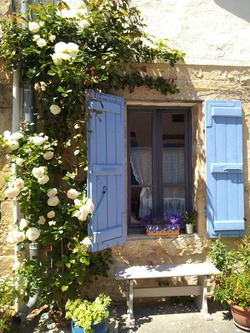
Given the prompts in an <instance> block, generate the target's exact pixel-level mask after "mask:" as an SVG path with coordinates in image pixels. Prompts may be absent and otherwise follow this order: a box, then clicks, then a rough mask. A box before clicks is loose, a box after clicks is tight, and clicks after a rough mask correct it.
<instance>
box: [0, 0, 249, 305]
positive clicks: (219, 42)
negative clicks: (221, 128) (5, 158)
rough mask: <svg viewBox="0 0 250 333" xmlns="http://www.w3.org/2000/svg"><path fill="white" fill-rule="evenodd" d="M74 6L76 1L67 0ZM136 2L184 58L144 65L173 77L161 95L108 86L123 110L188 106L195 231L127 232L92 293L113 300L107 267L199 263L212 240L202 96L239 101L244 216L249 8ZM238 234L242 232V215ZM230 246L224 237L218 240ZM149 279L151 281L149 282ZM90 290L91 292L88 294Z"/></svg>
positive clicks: (115, 288)
mask: <svg viewBox="0 0 250 333" xmlns="http://www.w3.org/2000/svg"><path fill="white" fill-rule="evenodd" d="M68 3H69V5H70V6H72V7H75V6H77V5H78V4H79V1H77V0H74V1H68ZM130 3H131V5H135V6H137V7H139V9H140V11H141V13H142V17H143V18H144V20H145V23H146V24H147V26H148V28H147V29H148V31H149V32H150V33H151V34H152V35H155V36H156V37H157V38H164V37H167V38H168V39H169V45H170V46H171V47H174V48H178V49H180V50H182V51H183V52H185V53H186V56H185V61H184V63H180V64H178V65H177V66H175V67H174V68H169V67H168V66H167V65H165V64H162V63H156V64H150V65H147V71H148V74H149V75H154V74H155V73H161V75H162V77H164V78H167V79H170V78H175V79H176V82H177V84H178V86H179V88H180V92H179V93H178V94H175V95H168V96H164V95H161V94H160V93H159V92H157V91H152V90H149V89H147V88H136V89H135V91H134V92H133V93H129V92H128V91H114V92H113V94H114V95H116V96H123V97H124V100H125V112H126V110H127V109H128V108H130V107H131V106H149V105H150V106H155V107H159V106H160V107H162V106H164V107H169V106H173V107H183V106H185V107H189V108H190V109H191V114H192V115H191V118H192V120H191V122H192V149H191V151H192V156H191V160H192V168H193V179H192V185H193V198H192V199H193V202H194V205H195V207H197V211H198V222H197V226H196V232H195V233H194V234H192V235H180V236H179V237H151V238H150V237H146V236H145V235H142V234H132V235H131V234H128V235H127V238H126V242H125V243H124V244H120V245H117V246H114V247H112V254H113V259H114V264H113V265H112V267H111V269H110V272H109V278H104V279H99V280H98V281H97V283H96V288H94V289H95V293H98V292H101V291H103V289H104V285H105V292H107V293H108V294H110V295H111V297H112V298H113V299H114V300H121V287H122V284H121V283H120V282H119V283H118V282H115V283H114V270H115V267H116V266H119V265H139V264H142V265H145V264H163V263H165V264H167V263H186V262H201V261H206V260H208V258H207V251H208V249H209V244H210V242H211V241H212V240H211V239H210V238H208V237H207V235H206V217H205V215H204V208H205V207H206V169H205V162H206V152H205V133H204V126H205V112H204V101H207V100H227V101H232V100H233V101H240V102H241V103H242V110H243V118H242V123H243V165H244V168H243V175H244V217H245V218H246V219H248V218H249V215H250V207H249V191H250V187H249V184H250V175H249V168H250V164H249V158H248V151H249V149H250V142H249V130H250V91H249V90H250V88H249V84H250V50H249V47H247V46H248V44H247V42H248V41H247V36H249V33H250V25H249V19H250V9H249V8H248V7H249V6H247V3H246V1H244V0H241V1H237V5H235V1H234V0H227V1H223V0H215V1H213V0H187V1H185V2H182V3H181V4H180V3H178V2H176V1H173V0H168V1H166V0H158V1H154V2H152V1H148V0H140V1H139V2H138V1H135V0H131V1H130ZM0 117H1V121H0V132H3V131H4V130H6V129H9V130H10V129H11V85H10V82H9V81H8V78H7V77H6V74H4V73H0ZM10 212H11V209H10V206H9V204H6V203H3V202H2V203H1V225H0V228H1V236H0V237H1V245H0V246H1V247H0V249H1V257H0V258H1V261H0V269H2V268H3V267H4V268H5V267H6V262H7V263H8V265H10V263H11V260H12V253H11V251H10V249H9V248H7V247H5V244H6V243H5V239H4V237H5V235H6V229H7V224H8V221H9V219H10V218H11V214H10ZM245 233H246V234H249V233H250V226H249V221H248V220H247V221H246V222H245ZM225 242H226V243H228V244H230V243H232V242H233V240H232V238H225ZM155 283H156V282H155ZM89 296H91V294H90V295H89Z"/></svg>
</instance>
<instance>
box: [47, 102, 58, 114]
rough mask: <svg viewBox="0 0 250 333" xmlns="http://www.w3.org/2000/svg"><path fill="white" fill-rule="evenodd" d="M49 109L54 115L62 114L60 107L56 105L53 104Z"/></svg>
mask: <svg viewBox="0 0 250 333" xmlns="http://www.w3.org/2000/svg"><path fill="white" fill-rule="evenodd" d="M49 109H50V112H51V113H53V114H54V115H56V114H59V113H60V112H61V108H60V106H58V105H56V104H52V105H51V106H50V108H49Z"/></svg>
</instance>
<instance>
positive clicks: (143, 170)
mask: <svg viewBox="0 0 250 333" xmlns="http://www.w3.org/2000/svg"><path fill="white" fill-rule="evenodd" d="M130 163H131V167H132V171H133V174H134V176H135V179H136V181H137V182H138V183H139V185H140V186H141V187H142V190H141V193H140V207H139V218H142V217H144V216H146V215H149V214H151V212H152V191H151V186H152V150H151V149H143V148H131V151H130Z"/></svg>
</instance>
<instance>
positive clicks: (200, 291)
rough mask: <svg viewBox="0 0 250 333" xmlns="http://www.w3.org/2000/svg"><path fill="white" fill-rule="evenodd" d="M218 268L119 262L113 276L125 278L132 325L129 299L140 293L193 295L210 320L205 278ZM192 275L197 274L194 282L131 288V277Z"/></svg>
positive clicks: (155, 277)
mask: <svg viewBox="0 0 250 333" xmlns="http://www.w3.org/2000/svg"><path fill="white" fill-rule="evenodd" d="M219 273H220V271H219V270H218V269H217V268H216V267H215V266H214V265H213V264H212V263H198V264H195V263H190V264H174V265H155V266H122V267H117V268H116V272H115V278H116V280H126V281H127V282H128V289H127V291H126V292H124V293H123V296H125V297H127V313H128V321H129V324H130V325H132V326H134V323H135V320H134V312H133V299H134V298H143V297H164V296H169V297H170V296H189V295H190V296H191V295H195V296H196V304H197V306H198V308H199V309H200V311H201V313H202V314H203V316H204V317H205V318H206V320H211V316H210V314H209V313H208V307H207V282H208V277H209V276H211V275H215V274H219ZM188 276H195V277H197V278H198V284H197V285H176V286H167V287H146V288H145V287H144V288H134V286H133V284H134V280H142V279H160V278H174V277H188Z"/></svg>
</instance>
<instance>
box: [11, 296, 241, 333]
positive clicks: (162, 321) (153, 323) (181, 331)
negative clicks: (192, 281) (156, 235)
mask: <svg viewBox="0 0 250 333" xmlns="http://www.w3.org/2000/svg"><path fill="white" fill-rule="evenodd" d="M208 308H209V313H210V314H211V317H212V319H213V320H211V321H207V320H205V319H204V317H203V316H202V315H201V313H200V312H199V310H198V309H197V307H196V305H195V303H194V302H193V301H192V300H190V299H188V298H186V297H182V298H171V299H170V300H168V301H161V302H149V303H136V304H135V305H134V315H135V327H133V328H132V327H128V326H127V325H126V319H127V316H126V304H125V303H124V304H118V305H115V306H113V307H112V308H111V309H110V325H109V332H108V333H133V332H136V333H239V332H242V333H244V332H245V331H243V330H241V329H239V328H238V327H237V326H235V325H234V323H233V320H232V317H231V314H230V312H229V311H228V309H227V308H223V307H222V306H221V305H219V304H217V303H214V302H211V301H209V302H208ZM45 317H46V316H44V311H42V312H40V313H36V315H35V316H34V315H33V316H29V318H28V320H27V321H26V322H25V323H24V324H23V325H22V327H21V328H19V329H18V330H17V332H18V333H19V332H20V333H71V330H70V328H69V326H68V325H66V326H65V325H62V326H61V327H54V325H53V322H51V321H48V320H45V319H44V318H45ZM41 318H43V319H41ZM64 324H65V323H64Z"/></svg>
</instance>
